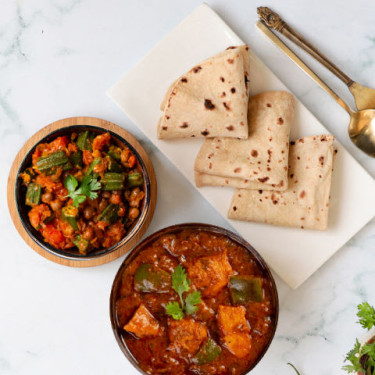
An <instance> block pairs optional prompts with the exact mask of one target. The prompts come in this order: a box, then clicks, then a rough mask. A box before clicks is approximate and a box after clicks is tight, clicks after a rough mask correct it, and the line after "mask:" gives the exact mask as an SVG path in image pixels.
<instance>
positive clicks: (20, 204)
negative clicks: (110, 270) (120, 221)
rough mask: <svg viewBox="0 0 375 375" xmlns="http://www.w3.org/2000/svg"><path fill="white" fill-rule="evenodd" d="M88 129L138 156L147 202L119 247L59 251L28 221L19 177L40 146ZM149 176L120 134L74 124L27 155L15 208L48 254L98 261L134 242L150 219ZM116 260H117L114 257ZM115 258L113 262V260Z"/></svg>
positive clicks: (46, 138)
mask: <svg viewBox="0 0 375 375" xmlns="http://www.w3.org/2000/svg"><path fill="white" fill-rule="evenodd" d="M85 130H89V131H91V132H94V133H97V134H100V133H105V132H109V133H110V134H111V137H112V140H113V141H114V142H115V143H116V144H118V145H119V146H121V145H122V146H126V147H128V148H129V149H130V150H131V151H132V152H133V153H134V155H135V156H136V158H137V160H138V163H139V165H140V167H141V170H142V174H143V178H144V191H145V199H144V200H143V206H142V208H141V210H140V211H141V212H140V215H139V217H138V219H137V220H136V221H135V222H134V224H133V225H132V226H131V227H130V228H129V230H128V232H127V233H126V235H125V236H124V237H123V238H122V240H121V241H120V242H118V243H117V244H116V245H114V246H112V247H109V248H106V249H97V250H95V251H93V252H91V253H89V254H88V255H81V254H79V252H78V251H77V250H70V249H67V250H59V249H56V248H54V247H53V246H52V245H50V244H48V243H46V242H45V241H44V239H43V236H42V235H41V233H40V232H38V231H37V230H35V229H34V228H33V226H32V225H31V224H30V222H29V218H28V212H29V211H30V207H28V206H26V204H25V196H26V187H25V186H24V185H23V184H22V180H21V178H18V176H19V174H20V173H21V172H23V171H24V170H25V169H26V168H27V167H29V166H30V165H31V158H32V154H33V153H34V151H35V148H36V146H37V145H38V144H40V143H48V142H51V141H52V140H54V139H55V138H57V137H60V136H64V135H70V134H71V133H73V132H82V131H85ZM150 182H151V181H150V176H149V173H148V170H147V168H146V166H145V163H144V161H143V160H142V158H141V157H140V155H139V153H138V152H137V151H136V150H135V148H134V147H133V146H132V145H131V144H130V143H129V142H127V141H126V139H124V138H122V137H121V136H120V135H118V134H116V133H114V132H112V131H110V130H108V129H105V128H101V127H99V126H92V125H72V126H66V127H63V128H60V129H58V130H55V131H53V132H51V133H49V134H48V135H47V136H45V137H44V138H42V139H41V140H40V141H39V142H38V143H37V144H35V145H34V146H33V147H32V148H31V149H30V151H28V153H27V154H26V156H25V157H24V159H23V161H22V162H21V164H20V167H19V170H18V172H17V179H16V183H15V201H16V207H17V211H18V215H19V217H20V220H21V223H22V225H23V227H24V228H25V230H26V232H27V234H28V235H29V236H30V237H31V238H32V240H33V241H34V242H35V243H36V244H37V245H39V246H40V247H41V248H42V249H44V250H45V251H47V252H49V253H51V254H54V255H56V256H58V257H59V258H63V259H67V260H78V261H82V262H85V261H90V260H94V259H97V258H101V257H103V256H104V255H108V254H110V253H112V252H114V251H116V250H118V249H119V248H120V247H122V246H124V245H125V244H126V243H127V242H128V241H129V240H130V239H132V238H133V237H134V236H135V235H136V234H137V233H138V232H139V230H140V228H141V227H142V225H143V223H144V222H145V220H146V218H147V216H148V215H149V214H151V215H152V212H150V205H151V187H150ZM114 258H115V257H114ZM114 258H113V259H114Z"/></svg>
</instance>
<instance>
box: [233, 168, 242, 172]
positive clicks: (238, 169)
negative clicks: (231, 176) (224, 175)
mask: <svg viewBox="0 0 375 375" xmlns="http://www.w3.org/2000/svg"><path fill="white" fill-rule="evenodd" d="M233 172H234V173H240V172H241V168H236V169H234V171H233Z"/></svg>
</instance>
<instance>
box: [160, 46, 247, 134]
mask: <svg viewBox="0 0 375 375" xmlns="http://www.w3.org/2000/svg"><path fill="white" fill-rule="evenodd" d="M249 66H250V55H249V47H248V46H246V45H244V46H239V47H229V48H228V49H226V50H225V51H223V52H221V53H219V54H217V55H215V56H213V57H211V58H209V59H207V60H205V61H203V62H201V63H200V64H198V65H196V66H195V67H193V68H192V69H191V70H190V71H189V72H187V73H186V74H184V75H183V76H182V77H180V78H179V79H177V80H176V81H175V82H173V84H172V85H171V86H170V87H169V89H168V90H167V93H166V95H165V97H164V99H163V101H162V104H161V110H162V111H163V115H162V116H161V118H160V120H159V124H158V130H157V132H158V138H160V139H168V138H186V137H197V138H198V137H200V138H205V137H235V138H247V137H248V127H247V103H248V100H249V84H248V81H249Z"/></svg>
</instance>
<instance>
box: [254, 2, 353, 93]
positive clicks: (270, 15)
mask: <svg viewBox="0 0 375 375" xmlns="http://www.w3.org/2000/svg"><path fill="white" fill-rule="evenodd" d="M258 17H259V18H260V19H261V20H262V21H263V22H264V23H265V24H266V25H267V26H268V27H270V28H271V29H274V30H276V31H278V32H280V33H281V34H283V35H284V36H285V37H286V38H288V39H289V40H291V41H292V42H293V43H295V44H296V45H297V46H298V47H301V48H302V49H303V50H304V51H306V52H307V53H308V54H310V55H311V56H312V57H313V58H315V59H316V60H318V61H319V62H320V63H321V64H323V65H324V66H325V67H326V68H327V69H328V70H329V71H330V72H332V73H333V74H334V75H335V76H336V77H337V78H339V79H341V81H343V82H344V83H345V84H346V85H347V86H348V87H349V86H351V84H352V83H353V80H352V79H351V78H350V77H348V76H347V75H346V74H345V73H344V72H342V71H341V70H340V69H339V68H338V67H337V66H336V65H335V64H333V63H332V62H331V61H329V60H328V59H327V57H325V56H324V55H323V54H322V53H320V52H319V51H318V50H317V49H316V48H315V47H313V46H312V45H311V44H310V43H309V42H308V41H306V40H305V39H304V38H303V36H302V35H300V34H299V33H298V32H297V31H296V30H294V29H293V28H292V27H290V26H289V25H288V24H287V23H286V22H285V21H284V20H283V19H282V18H281V17H280V16H279V15H278V14H277V13H275V12H274V11H272V10H271V9H270V8H268V7H258Z"/></svg>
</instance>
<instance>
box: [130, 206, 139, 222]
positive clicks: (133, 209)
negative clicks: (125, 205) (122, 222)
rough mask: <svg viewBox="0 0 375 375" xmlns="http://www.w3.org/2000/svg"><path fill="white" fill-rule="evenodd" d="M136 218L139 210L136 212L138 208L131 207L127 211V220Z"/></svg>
mask: <svg viewBox="0 0 375 375" xmlns="http://www.w3.org/2000/svg"><path fill="white" fill-rule="evenodd" d="M138 216H139V210H138V208H135V207H133V208H131V209H130V210H129V214H128V217H129V219H131V220H134V219H136V218H137V217H138Z"/></svg>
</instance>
